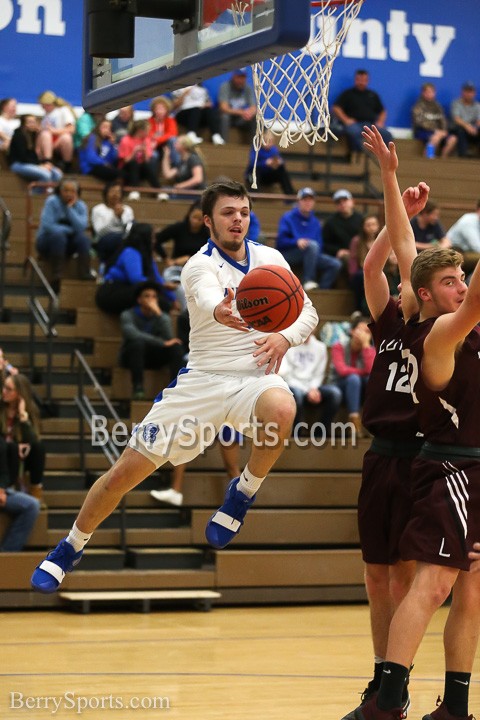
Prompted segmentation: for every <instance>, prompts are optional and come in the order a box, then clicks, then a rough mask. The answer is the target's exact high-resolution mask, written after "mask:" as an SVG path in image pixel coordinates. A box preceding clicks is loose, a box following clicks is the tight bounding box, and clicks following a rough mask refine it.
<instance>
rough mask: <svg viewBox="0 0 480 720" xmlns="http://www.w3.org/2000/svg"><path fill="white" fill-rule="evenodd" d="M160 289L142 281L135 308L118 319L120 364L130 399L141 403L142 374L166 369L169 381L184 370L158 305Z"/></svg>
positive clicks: (180, 352) (169, 324)
mask: <svg viewBox="0 0 480 720" xmlns="http://www.w3.org/2000/svg"><path fill="white" fill-rule="evenodd" d="M159 291H160V287H159V286H158V285H157V284H156V283H153V282H151V281H150V280H146V281H145V282H143V283H140V284H139V285H138V288H137V293H136V300H137V304H136V305H135V306H134V307H132V308H129V309H128V310H124V311H123V312H122V314H121V315H120V324H121V328H122V335H123V343H122V346H121V348H120V364H121V365H122V367H126V368H128V369H129V370H130V372H131V375H132V385H133V397H134V399H135V400H143V398H144V397H145V393H144V390H143V371H144V369H145V368H150V369H155V370H156V369H157V368H159V367H162V366H163V365H168V367H169V370H170V379H171V380H173V378H175V377H176V375H177V373H178V371H179V370H180V368H182V367H183V366H184V364H185V363H184V355H185V348H184V347H183V345H182V341H181V340H180V339H179V338H177V337H174V336H173V330H172V321H171V320H170V316H169V315H168V314H167V313H165V312H162V310H161V309H160V306H159V304H158V293H159Z"/></svg>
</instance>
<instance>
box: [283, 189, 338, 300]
mask: <svg viewBox="0 0 480 720" xmlns="http://www.w3.org/2000/svg"><path fill="white" fill-rule="evenodd" d="M314 206H315V191H314V190H312V188H309V187H305V188H302V189H301V190H299V191H298V193H297V204H296V206H295V207H294V208H293V209H292V210H289V211H288V212H286V213H285V214H284V215H282V217H281V218H280V223H279V226H278V236H277V249H278V250H279V251H280V252H281V253H282V255H283V256H284V258H285V260H286V261H287V262H288V263H289V264H290V265H301V266H302V268H303V280H302V282H303V288H304V290H306V291H308V290H314V289H315V288H317V287H320V288H322V289H327V288H331V287H333V285H334V283H335V280H336V279H337V275H338V273H339V272H340V268H341V267H342V263H341V261H340V260H338V258H334V257H331V256H330V255H325V254H324V253H323V251H322V250H323V246H322V228H321V225H320V221H319V220H318V218H317V217H316V216H315V213H314V211H313V209H314ZM317 279H318V282H317Z"/></svg>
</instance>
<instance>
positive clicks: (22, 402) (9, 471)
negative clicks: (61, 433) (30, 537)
mask: <svg viewBox="0 0 480 720" xmlns="http://www.w3.org/2000/svg"><path fill="white" fill-rule="evenodd" d="M21 464H23V470H24V471H27V472H29V473H30V494H31V495H33V497H35V498H37V499H38V500H41V499H42V493H43V471H44V467H45V448H44V446H43V444H42V442H41V440H40V418H39V412H38V408H37V406H36V404H35V401H34V399H33V395H32V388H31V385H30V381H29V380H28V378H27V377H26V376H25V375H22V374H21V373H18V374H16V375H8V376H7V377H6V379H5V381H4V383H3V389H2V399H1V400H0V484H2V485H4V484H5V479H6V478H8V485H16V483H17V481H18V479H19V476H20V474H21Z"/></svg>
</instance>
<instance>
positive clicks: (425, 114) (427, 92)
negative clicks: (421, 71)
mask: <svg viewBox="0 0 480 720" xmlns="http://www.w3.org/2000/svg"><path fill="white" fill-rule="evenodd" d="M436 94H437V91H436V88H435V85H433V83H430V82H426V83H423V85H422V90H421V93H420V97H419V98H418V100H417V102H416V103H415V105H414V106H413V108H412V122H413V135H414V137H416V138H417V140H421V141H422V142H423V144H424V146H425V156H426V157H434V156H435V154H437V152H438V150H439V149H441V156H442V157H447V155H450V154H451V153H452V152H453V150H454V148H455V145H456V144H457V138H456V136H455V135H452V134H450V133H449V132H448V124H447V117H446V115H445V111H444V109H443V107H442V106H441V105H440V103H439V102H438V101H437V100H436V99H435V96H436Z"/></svg>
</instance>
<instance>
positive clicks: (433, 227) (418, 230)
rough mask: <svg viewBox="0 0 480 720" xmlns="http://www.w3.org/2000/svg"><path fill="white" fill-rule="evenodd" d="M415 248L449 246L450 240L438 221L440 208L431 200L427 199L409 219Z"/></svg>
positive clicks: (419, 249) (424, 248)
mask: <svg viewBox="0 0 480 720" xmlns="http://www.w3.org/2000/svg"><path fill="white" fill-rule="evenodd" d="M410 224H411V226H412V230H413V234H414V236H415V245H416V247H417V250H418V251H419V252H420V251H421V250H426V249H427V248H429V247H432V245H439V246H440V247H447V248H448V247H450V241H449V240H448V238H447V237H446V235H445V230H444V229H443V225H442V224H441V222H440V209H439V207H438V205H437V204H436V203H434V202H433V201H432V200H427V203H426V204H425V207H424V208H423V210H421V211H420V212H419V213H418V215H415V217H413V218H412V219H411V220H410Z"/></svg>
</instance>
